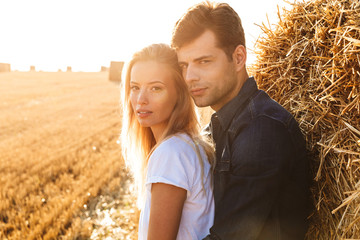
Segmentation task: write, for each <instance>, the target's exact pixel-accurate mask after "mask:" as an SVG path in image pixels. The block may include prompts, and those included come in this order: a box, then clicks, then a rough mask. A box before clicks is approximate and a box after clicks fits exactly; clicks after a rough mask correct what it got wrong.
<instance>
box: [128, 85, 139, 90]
mask: <svg viewBox="0 0 360 240" xmlns="http://www.w3.org/2000/svg"><path fill="white" fill-rule="evenodd" d="M138 89H139V87H138V86H130V90H131V91H136V90H138Z"/></svg>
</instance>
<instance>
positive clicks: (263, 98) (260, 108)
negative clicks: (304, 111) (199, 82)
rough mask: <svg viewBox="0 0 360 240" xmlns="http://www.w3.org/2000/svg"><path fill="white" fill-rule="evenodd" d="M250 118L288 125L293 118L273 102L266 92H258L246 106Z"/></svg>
mask: <svg viewBox="0 0 360 240" xmlns="http://www.w3.org/2000/svg"><path fill="white" fill-rule="evenodd" d="M248 109H249V111H251V116H252V118H253V120H254V119H257V118H263V119H269V120H272V121H278V122H281V123H282V124H285V125H288V124H289V122H290V121H291V120H292V118H293V116H292V115H291V113H290V112H289V111H288V110H286V109H285V108H284V107H283V106H282V105H280V104H279V103H278V102H276V101H275V100H273V99H272V98H271V97H270V96H269V95H268V94H267V93H266V92H264V91H263V90H259V92H258V94H256V95H255V96H254V97H253V98H251V100H250V103H249V105H248Z"/></svg>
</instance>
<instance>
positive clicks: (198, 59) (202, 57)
mask: <svg viewBox="0 0 360 240" xmlns="http://www.w3.org/2000/svg"><path fill="white" fill-rule="evenodd" d="M212 57H213V56H212V55H204V56H201V57H198V58H195V59H194V61H195V62H198V61H201V60H204V59H206V58H212Z"/></svg>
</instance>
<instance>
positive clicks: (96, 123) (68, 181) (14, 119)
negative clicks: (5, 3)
mask: <svg viewBox="0 0 360 240" xmlns="http://www.w3.org/2000/svg"><path fill="white" fill-rule="evenodd" d="M107 79H108V73H107V72H101V73H71V72H68V73H41V72H40V73H37V72H29V73H21V72H12V73H1V74H0V159H1V160H0V186H1V188H0V239H89V238H92V236H93V237H94V235H93V233H94V232H96V231H97V229H98V228H100V227H101V226H100V225H99V224H96V221H97V220H98V219H97V218H99V217H98V216H97V215H96V214H94V213H93V211H96V210H98V209H100V210H98V213H99V214H100V213H101V211H105V210H106V209H105V208H104V207H103V206H100V207H96V206H98V204H97V203H98V202H101V200H100V199H105V198H109V196H112V197H113V199H114V201H117V202H116V208H114V206H115V205H113V207H112V209H113V212H114V211H115V212H118V214H117V217H118V222H117V223H116V225H117V226H118V227H120V228H121V229H122V232H121V233H119V234H118V235H117V236H118V239H136V224H135V225H131V224H129V219H130V221H133V220H134V221H136V214H135V213H134V211H133V210H132V211H131V210H128V211H127V212H121V211H120V210H121V209H131V208H133V207H132V206H131V204H129V201H130V202H131V194H130V193H127V195H123V194H121V195H119V194H120V193H122V191H124V190H123V189H122V187H123V186H124V183H125V182H127V181H128V177H127V175H126V172H125V171H124V169H123V162H122V159H121V154H120V146H119V145H118V143H117V138H118V134H119V131H120V121H119V120H120V113H119V107H118V104H119V88H118V85H116V84H114V83H112V82H109V81H108V80H107ZM122 196H127V197H130V200H129V199H125V198H124V197H122ZM100 215H101V214H100ZM126 219H127V220H126ZM121 221H122V223H121ZM124 221H127V222H126V223H124ZM130 225H131V226H132V227H131V229H130V228H129V227H127V226H130ZM99 236H100V235H98V237H96V239H101V238H99ZM94 238H95V237H94Z"/></svg>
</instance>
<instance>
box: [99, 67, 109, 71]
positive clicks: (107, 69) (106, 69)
mask: <svg viewBox="0 0 360 240" xmlns="http://www.w3.org/2000/svg"><path fill="white" fill-rule="evenodd" d="M107 71H109V68H108V67H105V66H101V69H100V72H107Z"/></svg>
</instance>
